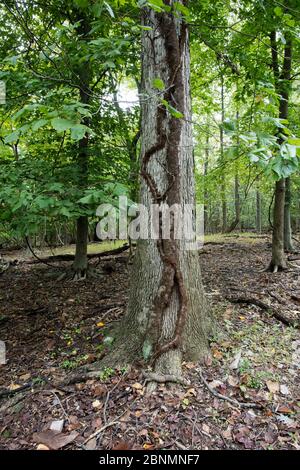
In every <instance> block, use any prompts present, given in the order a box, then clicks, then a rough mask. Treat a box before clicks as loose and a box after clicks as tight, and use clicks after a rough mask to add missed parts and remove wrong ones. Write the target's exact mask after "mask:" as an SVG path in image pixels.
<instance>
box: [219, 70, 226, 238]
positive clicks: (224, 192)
mask: <svg viewBox="0 0 300 470" xmlns="http://www.w3.org/2000/svg"><path fill="white" fill-rule="evenodd" d="M224 121H225V103H224V77H223V74H221V127H220V155H221V158H220V160H221V178H222V180H221V201H222V232H226V227H227V202H226V182H225V166H224V128H223V125H224Z"/></svg>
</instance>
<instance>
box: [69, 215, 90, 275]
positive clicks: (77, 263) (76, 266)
mask: <svg viewBox="0 0 300 470" xmlns="http://www.w3.org/2000/svg"><path fill="white" fill-rule="evenodd" d="M76 223H77V230H76V252H75V258H74V262H73V270H74V271H75V272H77V273H79V274H80V275H81V276H82V277H84V276H85V275H86V270H87V267H88V257H87V239H88V229H89V225H88V218H87V217H79V218H78V219H77V222H76Z"/></svg>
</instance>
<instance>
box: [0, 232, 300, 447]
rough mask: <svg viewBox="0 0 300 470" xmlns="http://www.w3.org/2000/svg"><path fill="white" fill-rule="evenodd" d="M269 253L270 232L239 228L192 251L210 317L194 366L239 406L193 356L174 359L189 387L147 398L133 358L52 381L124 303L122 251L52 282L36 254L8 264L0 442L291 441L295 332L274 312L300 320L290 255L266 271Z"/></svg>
mask: <svg viewBox="0 0 300 470" xmlns="http://www.w3.org/2000/svg"><path fill="white" fill-rule="evenodd" d="M269 257H270V240H269V239H268V237H253V236H245V235H240V236H239V235H233V236H227V237H226V236H223V237H221V236H218V237H215V238H213V237H211V238H209V239H208V240H207V243H206V244H205V245H204V248H203V249H202V250H201V251H200V252H199V258H200V262H201V266H202V273H203V279H204V284H205V287H206V292H207V295H208V297H209V299H210V300H211V304H212V306H213V310H214V315H215V318H216V329H215V333H214V335H213V336H212V338H211V357H210V358H207V360H206V364H205V365H203V366H202V368H201V370H202V375H203V377H205V379H206V381H207V383H208V384H209V386H210V389H211V390H213V391H214V393H215V394H221V395H223V396H226V397H230V398H232V399H234V400H237V401H238V402H240V403H250V402H251V403H252V404H253V406H251V407H248V408H247V407H244V406H239V405H238V404H237V403H231V402H228V401H226V400H223V399H220V398H217V397H216V396H214V395H213V394H212V393H211V391H210V390H209V389H208V387H207V386H206V385H205V384H204V382H203V380H202V379H201V377H200V375H199V364H194V363H185V364H184V373H185V378H186V379H188V380H189V381H190V385H189V386H186V387H182V386H180V385H177V386H176V387H174V386H172V387H171V388H170V387H166V386H165V385H160V386H159V387H158V389H157V391H156V392H154V393H153V394H152V395H150V396H148V395H146V394H145V387H144V379H143V376H142V371H141V369H142V367H136V368H134V367H132V368H130V369H127V368H126V366H125V364H124V368H122V369H118V370H114V369H112V368H105V369H104V370H102V372H101V373H99V376H97V377H95V378H92V379H89V380H87V381H81V379H80V378H78V380H77V381H76V383H74V384H71V385H63V386H59V385H57V384H59V383H60V382H63V381H64V378H65V377H66V376H67V375H68V374H70V373H75V372H76V370H78V368H79V367H80V366H81V365H84V364H87V363H91V362H93V361H95V359H97V358H99V357H101V355H103V350H104V345H103V342H104V339H105V337H106V335H107V332H108V331H109V328H110V326H111V325H113V323H114V322H117V321H118V320H119V319H120V317H121V316H122V315H123V314H124V312H125V309H126V302H127V297H128V263H127V261H128V254H127V253H122V254H119V255H117V256H115V257H114V259H115V270H114V271H113V272H112V273H110V274H108V273H107V274H104V273H103V274H102V277H101V278H100V279H99V280H88V281H82V282H68V281H63V282H62V281H60V282H58V281H57V280H55V279H54V278H53V277H49V269H50V268H49V267H48V266H45V265H42V264H38V263H37V264H29V263H27V262H20V263H19V264H16V265H15V266H11V267H10V268H9V269H8V270H7V271H5V272H4V273H3V274H2V276H1V277H0V288H1V291H0V339H1V340H2V341H5V343H6V348H7V364H6V365H2V366H0V448H2V449H36V448H39V449H43V448H51V449H58V448H66V449H68V448H74V449H77V448H78V449H80V448H88V449H96V448H97V449H121V450H122V449H124V450H125V449H131V448H133V449H149V450H150V449H298V450H299V449H300V436H299V431H300V419H299V417H300V392H299V390H300V386H299V385H300V378H299V372H300V370H299V369H300V333H299V328H297V327H293V326H287V325H286V324H284V323H283V322H282V321H281V320H282V319H281V320H280V319H279V318H281V317H282V318H283V321H286V320H287V321H288V322H291V323H293V322H295V324H296V323H297V322H299V321H300V284H299V275H300V261H293V265H292V266H291V267H290V269H289V270H288V271H286V272H283V273H276V274H270V273H267V272H263V269H264V268H265V267H266V266H267V264H268V261H269ZM93 262H95V261H93ZM105 262H107V259H105V260H104V259H103V260H102V259H101V260H100V266H101V265H102V264H103V263H105ZM297 263H299V264H298V265H297ZM60 266H67V263H65V264H64V263H60ZM256 301H258V303H255V302H256ZM259 302H261V303H262V304H260V303H259ZM277 314H279V316H278V315H277ZM274 315H277V318H275V317H274ZM50 428H52V430H51V429H50ZM93 436H94V437H93Z"/></svg>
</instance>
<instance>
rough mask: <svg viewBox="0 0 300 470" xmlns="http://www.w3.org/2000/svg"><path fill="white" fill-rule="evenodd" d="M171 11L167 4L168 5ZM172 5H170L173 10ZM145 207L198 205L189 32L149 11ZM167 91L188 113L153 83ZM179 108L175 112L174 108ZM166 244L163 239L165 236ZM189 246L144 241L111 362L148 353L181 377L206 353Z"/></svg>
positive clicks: (201, 300) (206, 321)
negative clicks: (184, 365) (184, 367)
mask: <svg viewBox="0 0 300 470" xmlns="http://www.w3.org/2000/svg"><path fill="white" fill-rule="evenodd" d="M165 3H166V2H165ZM169 3H170V4H172V3H173V2H172V1H171V2H169ZM143 21H144V24H145V25H146V26H150V27H151V30H150V31H144V32H143V41H142V46H143V79H142V84H143V93H144V95H143V96H148V97H151V98H150V99H145V100H143V105H142V138H141V142H142V149H141V162H142V163H141V174H142V180H141V202H142V203H143V204H144V205H145V206H146V207H148V208H150V204H152V203H153V202H156V203H157V202H158V201H160V203H161V202H164V201H165V202H167V204H168V205H169V206H171V205H172V204H173V203H179V204H181V205H184V204H194V203H195V189H194V161H193V151H192V132H191V124H190V121H191V106H190V85H189V49H188V35H187V28H186V26H185V25H184V24H183V23H182V21H181V20H180V18H176V17H174V16H173V15H171V14H167V13H157V12H154V11H150V10H149V9H145V10H144V15H143ZM158 77H159V78H161V79H162V80H163V81H164V83H165V86H166V90H165V93H164V98H165V99H167V100H168V101H169V103H170V104H171V105H172V106H174V107H176V109H177V110H178V111H180V112H182V113H183V115H184V117H185V119H178V118H174V117H172V116H171V115H170V114H169V113H168V112H167V111H166V110H165V109H164V108H163V107H162V105H161V98H162V97H161V96H158V95H157V92H155V89H153V80H154V79H155V78H158ZM175 103H176V105H175ZM160 237H161V233H160ZM187 243H188V242H187V241H186V240H174V239H173V238H172V237H171V239H170V240H161V238H160V239H159V240H151V239H150V240H140V241H139V242H138V244H137V249H136V254H135V257H134V262H133V266H132V272H131V289H130V296H129V304H128V311H127V314H126V316H125V317H124V319H123V322H122V324H121V326H120V328H119V330H118V332H117V333H116V334H117V337H116V343H115V349H114V353H113V355H112V356H110V358H109V360H110V362H111V361H113V356H114V358H115V360H116V361H117V362H122V361H123V362H124V361H126V362H127V361H132V360H136V359H138V358H141V357H142V353H143V351H144V352H145V351H146V349H148V350H151V353H152V358H150V359H152V361H151V362H153V359H155V369H156V371H158V372H161V373H167V374H174V375H180V374H181V362H182V358H183V357H184V358H186V359H192V360H197V359H199V358H200V357H201V356H203V355H204V354H205V353H206V352H207V350H208V341H207V336H208V330H209V325H210V316H209V310H208V306H207V304H206V301H205V297H204V292H203V286H202V281H201V272H200V266H199V257H198V253H197V252H196V251H189V250H188V249H187Z"/></svg>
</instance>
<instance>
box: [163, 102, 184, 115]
mask: <svg viewBox="0 0 300 470" xmlns="http://www.w3.org/2000/svg"><path fill="white" fill-rule="evenodd" d="M161 102H162V104H163V105H164V106H165V107H166V108H167V110H168V111H169V113H170V114H171V116H173V117H174V118H176V119H181V118H183V117H184V115H183V114H182V113H181V112H180V111H178V109H176V108H174V107H173V106H171V105H170V103H168V101H167V100H161Z"/></svg>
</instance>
